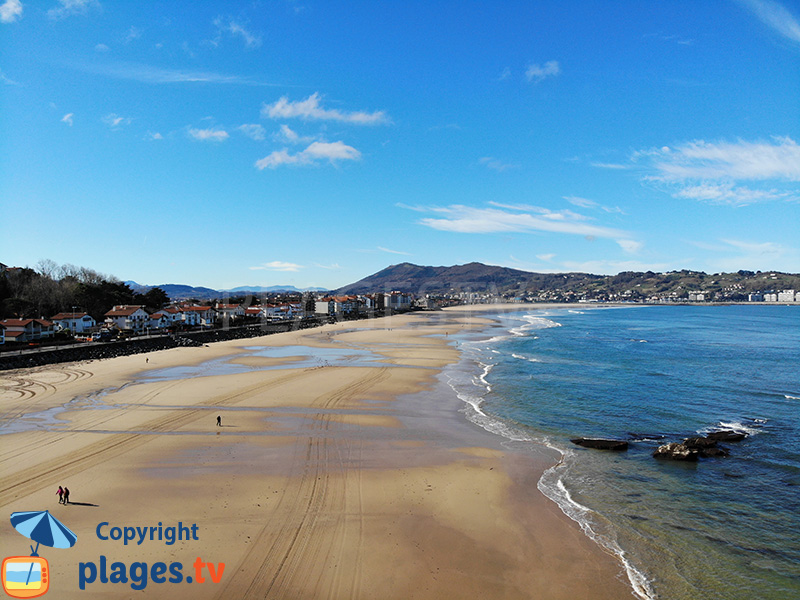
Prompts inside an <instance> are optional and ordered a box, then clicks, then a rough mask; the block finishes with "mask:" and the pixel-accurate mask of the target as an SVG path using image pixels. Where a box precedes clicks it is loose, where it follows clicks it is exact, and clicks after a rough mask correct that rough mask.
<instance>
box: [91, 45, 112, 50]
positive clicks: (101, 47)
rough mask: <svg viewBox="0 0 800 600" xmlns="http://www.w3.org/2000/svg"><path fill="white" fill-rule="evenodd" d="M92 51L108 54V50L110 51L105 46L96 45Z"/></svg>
mask: <svg viewBox="0 0 800 600" xmlns="http://www.w3.org/2000/svg"><path fill="white" fill-rule="evenodd" d="M94 50H95V52H108V51H109V50H111V48H109V47H108V46H106V45H105V44H97V45H96V46H95V47H94Z"/></svg>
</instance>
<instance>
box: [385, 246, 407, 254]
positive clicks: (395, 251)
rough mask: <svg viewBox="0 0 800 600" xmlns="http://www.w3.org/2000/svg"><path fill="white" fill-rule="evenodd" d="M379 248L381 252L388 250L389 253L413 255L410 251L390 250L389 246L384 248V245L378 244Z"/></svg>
mask: <svg viewBox="0 0 800 600" xmlns="http://www.w3.org/2000/svg"><path fill="white" fill-rule="evenodd" d="M378 250H380V251H381V252H388V253H389V254H402V255H403V256H413V254H411V253H410V252H401V251H400V250H390V249H389V248H384V247H383V246H378Z"/></svg>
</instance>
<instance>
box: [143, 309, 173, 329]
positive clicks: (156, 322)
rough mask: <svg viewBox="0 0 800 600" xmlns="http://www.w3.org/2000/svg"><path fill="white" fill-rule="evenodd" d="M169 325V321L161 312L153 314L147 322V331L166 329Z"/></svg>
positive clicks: (170, 322)
mask: <svg viewBox="0 0 800 600" xmlns="http://www.w3.org/2000/svg"><path fill="white" fill-rule="evenodd" d="M171 324H172V321H171V319H170V318H169V317H168V316H167V315H166V313H163V312H157V313H153V314H152V315H150V318H149V319H148V320H147V327H148V328H149V329H166V328H167V327H169V326H170V325H171Z"/></svg>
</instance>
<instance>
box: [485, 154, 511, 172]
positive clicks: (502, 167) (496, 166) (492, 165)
mask: <svg viewBox="0 0 800 600" xmlns="http://www.w3.org/2000/svg"><path fill="white" fill-rule="evenodd" d="M478 162H480V163H481V164H482V165H484V166H485V167H486V168H487V169H491V170H493V171H497V172H499V173H502V172H503V171H508V170H509V169H516V168H518V167H519V165H515V164H512V163H506V162H503V161H501V160H499V159H497V158H494V157H492V156H484V157H482V158H480V159H479V160H478Z"/></svg>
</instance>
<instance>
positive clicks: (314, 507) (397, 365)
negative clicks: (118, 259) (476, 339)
mask: <svg viewBox="0 0 800 600" xmlns="http://www.w3.org/2000/svg"><path fill="white" fill-rule="evenodd" d="M456 308H460V307H456ZM475 308H476V307H469V310H468V311H466V314H465V311H463V310H462V311H458V310H452V309H448V310H447V311H443V312H442V313H437V314H435V315H434V317H438V318H434V319H431V318H430V316H431V315H426V314H423V315H414V314H412V315H404V316H396V317H388V318H384V319H378V320H371V321H366V322H364V321H355V322H349V323H344V324H338V325H327V326H324V327H321V328H317V329H313V330H304V331H298V332H290V333H284V334H275V335H271V336H269V337H267V338H252V339H248V340H237V341H233V342H220V343H218V344H214V345H212V346H211V347H209V348H178V349H174V350H166V351H159V352H156V353H153V354H150V355H149V356H147V359H149V361H148V362H147V363H145V360H146V359H145V355H135V356H129V357H122V358H118V359H109V360H107V361H101V362H93V363H88V364H74V363H70V364H64V365H53V366H51V367H47V368H42V369H38V370H37V369H34V370H30V371H26V372H13V373H3V374H1V375H2V377H0V385H2V386H3V394H2V396H0V398H2V406H3V411H2V412H3V415H4V420H3V425H5V424H6V422H7V421H8V420H9V419H10V418H14V416H15V415H17V414H20V413H30V412H41V411H47V410H52V409H54V408H55V409H58V407H61V406H64V405H66V406H68V407H70V409H65V410H64V411H63V412H60V413H59V414H58V415H57V417H56V419H57V420H58V421H61V422H63V423H64V424H65V425H64V427H61V428H59V427H57V426H52V425H47V426H45V429H38V428H37V427H35V426H31V427H30V429H29V430H28V431H26V432H23V433H12V434H7V436H4V437H6V439H5V440H4V441H5V442H6V443H4V444H3V450H2V459H3V473H2V478H1V479H0V504H2V506H3V509H4V510H5V511H6V512H7V513H10V512H12V511H18V510H38V509H45V508H49V509H50V510H51V511H52V512H53V514H54V515H55V516H57V517H58V518H63V519H64V522H65V524H66V525H67V526H69V527H70V528H71V529H73V531H75V532H76V533H78V534H79V542H78V544H77V545H76V546H75V547H74V548H73V549H71V550H69V551H62V550H55V551H53V550H50V549H45V550H44V551H43V552H41V554H42V555H43V556H45V557H46V558H48V559H49V560H50V561H51V571H52V579H53V584H52V585H53V587H54V588H55V587H56V586H58V589H59V597H67V598H68V597H73V596H74V597H79V596H82V595H85V593H86V592H83V591H81V590H79V589H78V585H77V584H78V577H77V572H78V568H79V563H81V562H84V563H85V562H89V561H95V562H96V561H97V560H98V557H99V556H100V555H104V556H107V557H108V561H109V563H110V562H112V561H121V562H125V563H128V564H130V563H132V562H134V561H142V562H148V563H153V562H154V561H165V562H169V561H170V560H174V561H181V562H182V563H184V571H185V572H188V571H189V569H190V566H189V565H188V564H186V563H191V562H193V561H194V559H195V557H197V556H200V557H203V559H204V560H208V561H212V562H224V563H225V564H226V570H225V573H224V575H223V577H222V578H221V580H220V582H219V583H216V584H214V583H211V584H204V585H199V586H190V587H187V586H185V585H184V584H169V583H164V584H157V583H154V582H150V584H149V585H148V586H147V588H146V591H145V592H144V593H147V594H150V595H153V596H156V597H167V596H170V597H187V596H188V595H189V594H190V592H191V597H192V598H217V597H220V598H221V597H226V598H237V597H249V596H250V595H251V594H257V595H258V597H319V596H326V597H332V598H339V597H363V598H371V597H383V598H395V597H396V598H408V597H414V598H441V597H464V596H466V595H472V596H478V597H485V598H493V597H503V598H509V597H513V598H534V597H535V598H552V599H558V598H576V597H577V598H600V599H602V598H624V597H633V592H632V591H631V589H630V587H629V586H628V583H627V581H625V580H624V579H625V578H624V575H623V574H622V569H621V566H620V564H619V562H618V561H617V559H616V558H615V557H614V556H612V555H610V554H609V553H607V552H605V551H603V550H602V549H601V548H600V547H599V546H597V545H596V544H594V543H593V542H592V541H591V540H590V539H589V538H587V537H586V536H585V535H584V534H583V532H582V531H581V530H580V527H579V526H578V525H577V524H576V523H575V522H573V521H572V520H570V519H569V518H567V517H566V516H565V515H564V514H563V513H562V512H561V510H560V509H559V508H558V506H557V505H556V504H555V503H553V502H551V501H550V500H548V499H547V498H545V496H544V495H543V494H542V493H541V492H540V491H539V490H538V488H537V484H538V481H539V479H540V478H541V476H542V474H543V473H544V471H545V470H546V469H548V468H550V467H551V466H552V464H553V461H554V457H553V456H552V455H549V454H548V453H547V452H546V451H543V452H542V453H541V455H534V454H532V453H530V452H526V453H522V452H515V451H514V450H511V449H509V448H507V447H504V446H503V441H504V440H503V439H502V438H500V437H498V436H494V435H492V434H489V433H487V432H485V431H483V430H481V429H480V428H478V427H477V426H476V425H473V424H472V423H469V422H468V421H467V420H466V419H464V416H463V415H462V414H461V412H459V409H460V407H461V402H460V401H459V400H458V399H457V398H455V397H454V394H453V392H452V391H451V390H450V389H449V388H448V387H447V386H446V384H445V383H444V382H442V381H441V379H440V378H439V374H440V373H441V370H442V369H443V368H444V367H446V366H447V365H450V364H453V363H455V362H456V361H457V360H458V359H459V352H458V351H457V350H456V349H455V348H453V346H452V345H450V344H449V341H450V340H448V339H447V338H448V337H449V336H450V335H454V334H456V333H458V332H460V331H466V330H467V329H468V328H470V327H478V326H479V327H484V326H485V325H486V324H487V323H489V321H488V320H487V319H485V318H483V317H482V316H480V315H482V314H483V313H487V312H499V311H500V310H504V309H505V308H504V307H500V306H498V305H486V307H485V309H484V308H483V307H481V310H475ZM525 308H527V307H520V306H519V305H510V306H509V307H508V309H507V310H511V311H514V310H525ZM537 308H541V307H537ZM445 333H447V334H448V336H444V335H443V334H445ZM262 345H263V346H265V347H268V348H280V347H284V348H287V349H288V351H289V352H290V354H289V355H287V356H280V357H276V356H272V357H270V356H256V355H254V351H253V350H252V348H254V347H256V346H262ZM302 347H306V348H316V349H321V350H326V349H329V350H332V349H337V350H339V351H341V350H342V349H346V350H347V351H349V352H351V353H350V354H347V352H345V353H344V355H336V356H333V355H332V356H333V357H332V358H331V359H330V360H328V361H326V360H317V361H316V362H314V359H313V355H312V358H311V359H309V355H311V352H310V351H308V353H307V355H305V356H303V355H300V354H298V352H301V351H302V350H301V349H302ZM248 348H249V349H250V350H248ZM299 349H300V350H299ZM367 355H368V356H367ZM226 357H230V359H231V362H233V363H235V364H237V365H239V366H240V367H241V368H242V369H241V371H239V372H235V373H229V374H213V372H212V373H208V374H205V375H202V376H201V374H200V373H198V372H188V374H184V376H183V377H181V378H178V379H171V378H170V377H169V376H168V375H169V372H167V371H165V369H170V368H183V367H193V366H197V365H202V364H208V363H207V361H213V360H217V361H220V362H221V363H222V364H225V363H224V362H222V361H223V360H227V359H226ZM367 359H368V360H367ZM157 371H158V372H159V373H161V374H162V377H161V378H153V377H150V378H148V377H147V376H148V374H150V375H152V374H154V373H156V372H157ZM87 373H88V374H90V375H86V374H87ZM165 373H166V374H167V376H163V375H164V374H165ZM13 378H15V380H14V381H12V379H13ZM32 391H33V392H36V393H35V395H30V392H32ZM15 396H16V397H15ZM76 398H77V400H75V399H76ZM69 402H72V404H68V403H69ZM72 407H74V408H72ZM217 414H219V415H221V416H222V424H223V427H222V428H216V427H215V426H214V418H215V416H216V415H217ZM16 422H17V423H19V422H20V421H19V420H17V421H16ZM59 429H63V431H60V430H59ZM59 484H67V485H68V486H69V487H71V488H72V490H73V492H72V499H73V500H74V501H75V502H82V503H84V504H91V505H97V506H84V505H76V506H74V507H72V506H69V507H61V506H59V505H57V504H56V502H55V500H54V499H53V498H52V495H53V493H54V490H55V488H56V487H57V486H58V485H59ZM177 521H182V522H183V523H196V524H197V525H198V528H199V532H200V536H199V537H200V539H199V540H197V541H195V540H192V541H182V542H176V543H175V544H174V545H165V544H164V543H163V542H155V541H150V540H148V541H145V542H144V543H143V544H141V545H136V546H134V545H128V546H124V545H122V543H121V542H113V541H102V540H99V539H98V537H97V536H96V535H95V528H96V527H97V524H98V523H99V522H109V523H110V524H111V526H113V525H119V526H123V525H131V526H133V525H156V524H157V523H159V522H163V524H164V526H168V525H169V524H173V522H177ZM3 527H4V529H3V535H2V539H1V540H0V549H1V550H2V551H3V552H5V555H6V556H11V555H14V554H22V552H23V549H24V548H26V545H25V543H26V540H25V539H24V538H22V537H21V536H18V534H16V533H15V532H14V531H13V529H12V528H11V527H10V525H9V524H8V522H6V524H5V525H4V526H3ZM56 582H57V583H56ZM89 590H92V591H94V592H95V593H98V592H100V593H102V594H103V596H104V597H108V596H110V597H129V596H130V594H131V593H132V589H131V586H130V584H123V583H118V584H111V583H107V584H101V583H99V582H96V583H91V584H88V585H87V591H89Z"/></svg>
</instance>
